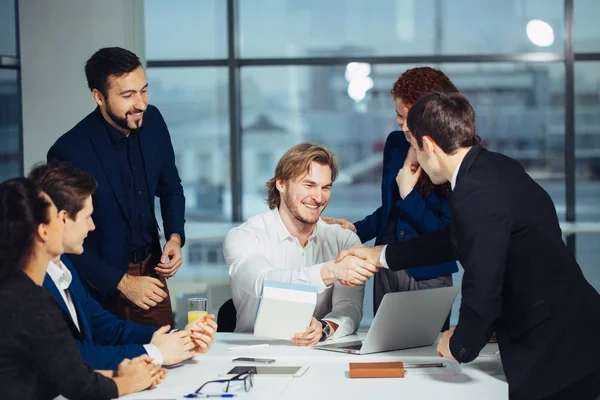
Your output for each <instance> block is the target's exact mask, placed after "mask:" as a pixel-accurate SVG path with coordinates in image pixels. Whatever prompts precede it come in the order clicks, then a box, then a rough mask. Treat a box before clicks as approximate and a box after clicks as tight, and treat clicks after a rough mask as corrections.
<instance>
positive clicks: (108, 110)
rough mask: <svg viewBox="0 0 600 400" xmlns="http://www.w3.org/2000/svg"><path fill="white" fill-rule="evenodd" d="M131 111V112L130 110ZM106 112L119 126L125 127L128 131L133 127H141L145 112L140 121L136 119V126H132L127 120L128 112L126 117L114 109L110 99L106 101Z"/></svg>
mask: <svg viewBox="0 0 600 400" xmlns="http://www.w3.org/2000/svg"><path fill="white" fill-rule="evenodd" d="M136 111H137V110H136ZM128 113H129V112H128ZM128 113H127V114H128ZM106 114H108V116H109V118H110V119H111V120H112V121H113V122H114V123H115V124H117V125H118V126H120V127H121V128H123V129H126V130H128V131H130V130H132V129H140V127H141V126H142V121H143V120H144V119H143V115H144V114H143V113H142V119H140V120H139V121H134V123H135V128H132V127H130V126H129V123H128V122H127V114H125V118H123V117H119V116H118V115H117V114H115V113H114V112H113V111H112V107H111V106H110V103H109V102H108V101H106Z"/></svg>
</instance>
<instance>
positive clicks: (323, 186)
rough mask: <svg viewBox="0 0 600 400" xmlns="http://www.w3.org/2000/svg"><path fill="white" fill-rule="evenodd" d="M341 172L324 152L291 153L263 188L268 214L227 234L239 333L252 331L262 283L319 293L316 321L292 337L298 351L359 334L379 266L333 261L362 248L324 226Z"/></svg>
mask: <svg viewBox="0 0 600 400" xmlns="http://www.w3.org/2000/svg"><path fill="white" fill-rule="evenodd" d="M337 173H338V169H337V161H336V159H335V156H334V155H333V153H331V152H330V151H329V150H328V149H327V148H325V147H324V146H322V145H317V144H313V143H301V144H298V145H296V146H294V147H292V148H291V149H290V150H288V151H287V152H286V153H285V154H284V155H283V157H282V158H281V159H280V160H279V162H278V163H277V167H276V169H275V176H274V177H273V178H272V179H270V180H269V182H267V185H266V191H267V203H268V205H269V208H270V209H271V211H268V212H266V213H263V214H260V215H257V216H255V217H253V218H250V219H248V220H247V221H246V222H245V223H243V224H242V225H240V226H238V227H237V228H234V229H232V230H231V231H229V233H228V234H227V237H226V238H225V242H224V243H223V254H224V257H225V262H226V263H227V265H228V266H229V276H230V278H231V290H232V294H233V302H234V305H235V308H236V310H237V322H236V328H235V331H236V332H251V331H252V330H253V321H254V316H255V314H256V308H257V306H258V299H259V296H260V293H261V290H262V286H263V281H264V280H265V279H268V280H276V281H280V282H287V283H301V284H308V285H313V286H316V287H317V288H318V293H319V294H318V297H317V305H316V307H315V311H314V313H313V318H312V321H311V323H310V325H309V326H308V327H307V329H306V331H305V332H299V333H297V334H296V335H295V336H294V337H293V338H291V341H292V342H293V343H294V344H297V345H303V346H309V345H313V344H316V343H317V342H319V341H320V340H324V339H327V338H331V337H335V338H339V337H342V336H345V335H349V334H352V333H354V332H356V330H357V329H358V326H359V323H360V320H361V318H362V303H363V298H364V286H363V284H364V283H365V282H366V281H367V280H368V279H369V278H370V277H371V276H373V274H374V273H375V272H377V267H374V266H373V265H372V264H369V263H367V262H366V261H364V260H361V259H359V258H357V257H353V256H350V257H347V258H345V259H343V260H341V261H340V262H335V258H336V256H337V255H338V254H339V252H340V251H342V250H344V249H347V248H350V247H353V246H359V245H360V239H359V238H358V236H356V234H355V233H354V232H352V231H350V230H347V229H342V228H341V227H340V226H339V225H328V224H326V223H325V222H323V221H321V220H320V216H321V213H322V212H323V210H324V209H325V207H326V206H327V203H328V202H329V198H330V196H331V187H332V185H333V182H334V181H335V179H336V178H337ZM340 281H342V282H344V283H345V284H347V285H349V286H344V285H342V284H341V283H340Z"/></svg>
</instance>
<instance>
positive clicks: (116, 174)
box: [48, 48, 185, 327]
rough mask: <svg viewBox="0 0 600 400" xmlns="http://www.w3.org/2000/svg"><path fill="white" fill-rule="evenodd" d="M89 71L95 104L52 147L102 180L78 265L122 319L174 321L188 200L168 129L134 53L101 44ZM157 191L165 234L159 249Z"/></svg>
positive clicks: (52, 154)
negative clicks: (172, 294) (172, 295)
mask: <svg viewBox="0 0 600 400" xmlns="http://www.w3.org/2000/svg"><path fill="white" fill-rule="evenodd" d="M85 72H86V78H87V81H88V86H89V88H90V90H91V91H92V94H93V96H94V100H95V101H96V104H97V105H98V107H97V108H96V109H95V110H94V111H93V112H91V113H90V114H89V115H88V116H87V117H85V118H84V119H83V120H82V121H81V122H79V123H78V124H77V125H75V127H73V128H72V129H71V130H70V131H69V132H67V133H65V134H64V135H63V136H61V137H60V138H59V139H58V140H57V141H56V143H55V144H54V145H53V146H52V147H51V148H50V150H49V151H48V160H49V161H51V160H58V161H70V162H72V163H73V164H74V165H76V166H77V167H79V168H81V169H82V170H84V171H86V172H89V173H91V174H92V175H94V177H95V178H96V180H97V181H98V190H97V191H96V193H95V195H94V197H93V200H94V209H95V213H96V214H95V215H96V218H95V219H96V222H97V229H96V230H95V231H94V232H91V233H90V235H89V237H88V239H87V240H86V242H85V252H84V253H83V254H82V255H78V256H74V257H72V260H73V264H74V265H75V267H76V268H77V271H78V272H79V274H80V276H81V278H82V281H83V283H84V285H85V286H86V288H87V289H88V290H89V291H90V293H91V294H92V296H93V297H94V298H95V299H96V300H97V301H98V302H100V304H102V305H103V306H104V307H105V308H107V309H110V310H113V311H114V312H115V313H116V314H117V315H118V316H119V317H121V318H125V319H130V320H132V321H136V322H140V323H144V324H150V325H153V326H155V327H160V326H163V325H173V315H172V311H171V302H170V299H169V292H168V289H167V284H166V279H165V278H167V277H171V276H173V275H174V274H175V272H176V271H177V269H178V268H179V266H180V265H181V263H182V257H181V246H183V244H184V239H185V237H184V231H183V227H184V211H185V198H184V194H183V188H182V186H181V180H180V178H179V173H178V172H177V167H176V166H175V157H174V152H173V146H172V144H171V138H170V135H169V131H168V129H167V126H166V124H165V121H164V120H163V118H162V116H161V114H160V112H159V111H158V110H157V109H156V107H153V106H151V105H149V104H148V94H147V86H148V84H147V82H146V78H145V75H144V70H143V69H142V66H141V63H140V60H139V59H138V57H137V56H136V55H135V54H133V53H131V52H129V51H127V50H125V49H121V48H103V49H100V50H98V51H97V52H96V53H95V54H94V55H93V56H92V57H91V58H90V59H89V60H88V62H87V63H86V67H85ZM142 121H143V126H142ZM155 196H156V197H158V198H159V199H160V206H161V213H162V219H163V224H164V235H165V238H166V239H167V243H166V245H165V246H164V249H163V250H162V251H161V249H160V243H159V233H158V229H159V228H158V223H157V219H156V215H155V212H154V199H155Z"/></svg>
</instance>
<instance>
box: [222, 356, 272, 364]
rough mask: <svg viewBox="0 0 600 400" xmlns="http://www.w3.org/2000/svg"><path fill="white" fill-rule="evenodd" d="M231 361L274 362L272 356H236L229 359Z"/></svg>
mask: <svg viewBox="0 0 600 400" xmlns="http://www.w3.org/2000/svg"><path fill="white" fill-rule="evenodd" d="M231 361H233V362H254V363H259V364H272V363H274V362H275V359H274V358H255V357H238V358H234V359H233V360H231Z"/></svg>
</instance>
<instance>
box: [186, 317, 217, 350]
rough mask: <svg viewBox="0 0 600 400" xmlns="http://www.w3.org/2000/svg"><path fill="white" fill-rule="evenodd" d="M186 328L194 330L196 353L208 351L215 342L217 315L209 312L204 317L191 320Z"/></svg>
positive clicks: (193, 338)
mask: <svg viewBox="0 0 600 400" xmlns="http://www.w3.org/2000/svg"><path fill="white" fill-rule="evenodd" d="M185 330H187V331H190V332H192V341H193V342H194V344H195V345H196V347H195V348H194V351H195V352H196V353H202V354H203V353H206V352H207V351H208V350H209V349H210V348H211V346H212V345H213V343H214V342H215V334H216V333H217V323H216V322H215V315H214V314H208V315H206V316H204V317H202V318H198V319H197V320H195V321H192V322H190V323H189V324H187V325H186V326H185Z"/></svg>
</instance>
